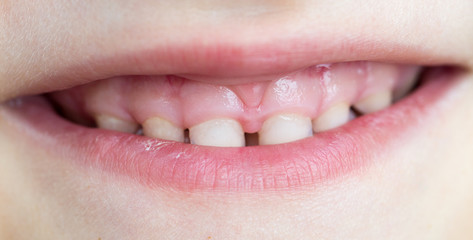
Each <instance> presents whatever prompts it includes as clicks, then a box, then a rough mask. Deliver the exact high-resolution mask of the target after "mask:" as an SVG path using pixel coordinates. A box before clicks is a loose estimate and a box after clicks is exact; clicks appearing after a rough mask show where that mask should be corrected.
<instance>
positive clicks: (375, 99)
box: [353, 90, 392, 114]
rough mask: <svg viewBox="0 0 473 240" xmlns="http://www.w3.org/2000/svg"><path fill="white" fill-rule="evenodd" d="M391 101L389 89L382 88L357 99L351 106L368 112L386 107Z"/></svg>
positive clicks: (364, 112) (365, 112)
mask: <svg viewBox="0 0 473 240" xmlns="http://www.w3.org/2000/svg"><path fill="white" fill-rule="evenodd" d="M391 101H392V93H391V91H388V90H384V91H379V92H377V93H374V94H372V95H370V96H368V97H365V98H363V99H361V100H359V101H358V102H356V103H355V104H354V105H353V106H354V107H355V108H356V109H357V110H358V111H360V112H361V113H363V114H368V113H372V112H376V111H379V110H381V109H383V108H386V107H388V106H389V105H390V104H391Z"/></svg>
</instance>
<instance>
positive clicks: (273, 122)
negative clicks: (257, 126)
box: [258, 114, 313, 145]
mask: <svg viewBox="0 0 473 240" xmlns="http://www.w3.org/2000/svg"><path fill="white" fill-rule="evenodd" d="M258 134H259V144H260V145H268V144H279V143H287V142H292V141H296V140H299V139H303V138H306V137H310V136H312V135H313V133H312V122H311V119H310V118H309V117H304V116H300V115H297V114H281V115H275V116H272V117H270V118H269V119H267V120H266V121H265V122H264V123H263V126H262V127H261V130H260V131H259V133H258Z"/></svg>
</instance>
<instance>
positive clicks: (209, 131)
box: [189, 118, 245, 147]
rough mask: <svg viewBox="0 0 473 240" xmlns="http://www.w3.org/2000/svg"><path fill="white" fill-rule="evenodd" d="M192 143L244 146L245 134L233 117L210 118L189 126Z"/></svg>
mask: <svg viewBox="0 0 473 240" xmlns="http://www.w3.org/2000/svg"><path fill="white" fill-rule="evenodd" d="M189 138H190V141H191V143H192V144H197V145H205V146H215V147H244V146H245V134H244V132H243V128H242V127H241V125H240V123H239V122H237V121H236V120H233V119H223V118H221V119H212V120H209V121H206V122H203V123H200V124H198V125H195V126H193V127H191V128H189Z"/></svg>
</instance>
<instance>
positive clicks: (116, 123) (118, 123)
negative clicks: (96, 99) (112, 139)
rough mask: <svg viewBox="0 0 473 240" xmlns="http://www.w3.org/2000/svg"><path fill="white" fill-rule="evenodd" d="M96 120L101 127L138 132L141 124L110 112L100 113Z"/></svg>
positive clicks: (125, 131)
mask: <svg viewBox="0 0 473 240" xmlns="http://www.w3.org/2000/svg"><path fill="white" fill-rule="evenodd" d="M95 122H96V123H97V126H98V127H99V128H103V129H108V130H113V131H118V132H124V133H136V131H137V130H138V127H139V125H138V124H137V123H134V122H128V121H125V120H122V119H119V118H116V117H113V116H110V115H108V114H98V115H96V116H95Z"/></svg>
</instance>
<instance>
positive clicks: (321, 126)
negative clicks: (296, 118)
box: [312, 103, 350, 132]
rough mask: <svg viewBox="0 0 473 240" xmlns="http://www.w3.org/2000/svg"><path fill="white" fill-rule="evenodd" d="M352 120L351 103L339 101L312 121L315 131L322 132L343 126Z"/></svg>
mask: <svg viewBox="0 0 473 240" xmlns="http://www.w3.org/2000/svg"><path fill="white" fill-rule="evenodd" d="M349 120H350V105H349V104H348V103H338V104H337V105H335V106H333V107H331V108H329V109H328V110H327V111H325V112H324V113H322V115H320V116H319V117H318V118H317V119H314V120H313V121H312V128H313V130H314V132H322V131H326V130H330V129H333V128H336V127H338V126H341V125H343V124H345V123H346V122H348V121H349Z"/></svg>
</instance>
